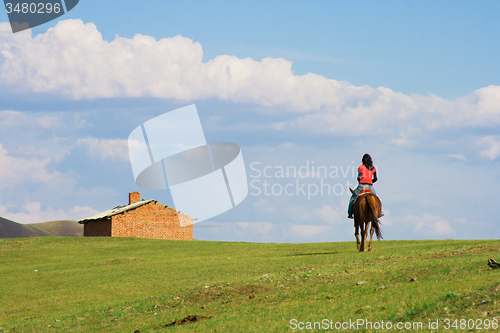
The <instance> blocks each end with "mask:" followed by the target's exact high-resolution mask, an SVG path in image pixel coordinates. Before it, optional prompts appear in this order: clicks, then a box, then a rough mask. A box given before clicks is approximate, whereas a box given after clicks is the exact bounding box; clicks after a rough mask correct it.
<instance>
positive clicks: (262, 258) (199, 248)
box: [0, 237, 500, 332]
mask: <svg viewBox="0 0 500 333" xmlns="http://www.w3.org/2000/svg"><path fill="white" fill-rule="evenodd" d="M499 250H500V242H499V241H497V240H481V241H473V240H461V241H457V240H446V241H381V242H376V243H375V244H374V252H371V253H358V252H357V250H356V245H355V242H354V241H352V242H343V243H313V244H255V243H236V242H235V243H231V242H207V241H174V240H149V239H134V238H107V237H102V238H90V237H78V238H65V237H39V238H24V239H0V280H1V281H0V298H1V300H0V326H1V328H0V331H2V330H5V331H6V330H9V331H10V332H59V331H68V330H71V331H72V332H136V331H137V330H138V331H140V332H194V331H196V332H215V331H217V332H220V331H225V332H284V331H293V328H297V331H300V330H298V328H300V327H306V328H307V327H308V326H307V325H308V324H307V323H308V322H309V323H310V324H309V325H310V326H311V327H314V326H313V325H317V326H316V329H315V330H314V331H320V329H319V328H320V326H319V325H333V326H332V327H333V328H331V329H330V328H329V329H328V331H334V332H337V331H339V330H337V329H335V325H347V324H348V323H349V321H351V323H352V322H355V323H360V322H358V320H363V321H365V322H363V323H364V324H363V325H368V324H366V321H369V322H371V323H372V324H371V325H372V328H370V327H369V326H368V328H367V327H365V326H361V327H357V329H352V327H353V326H350V325H351V324H349V327H350V328H347V329H344V330H341V331H343V332H352V331H364V332H375V331H377V330H376V329H375V328H374V327H373V325H374V323H378V325H380V323H381V321H382V320H383V321H384V325H387V323H388V322H391V324H392V325H394V327H395V325H397V323H398V322H401V323H403V324H402V325H412V327H413V328H412V329H411V331H414V332H422V331H424V332H431V331H432V332H436V331H444V328H445V327H446V325H448V326H449V327H450V329H451V331H463V329H461V328H460V325H469V327H471V325H474V327H475V328H477V327H479V326H478V325H481V327H482V328H483V329H485V328H486V325H489V327H490V330H492V328H494V325H495V324H494V323H497V322H498V317H499V316H500V306H499V305H500V269H498V270H493V269H491V268H489V267H488V266H487V260H488V258H494V259H496V260H497V261H499V259H500V251H499ZM189 316H191V317H189ZM194 316H197V317H194ZM186 318H187V319H186ZM182 319H186V320H185V322H186V323H185V324H182V325H174V326H169V327H166V325H167V324H170V323H173V322H177V323H180V322H181V320H182ZM195 319H197V321H196V322H192V321H194V320H195ZM461 319H464V320H465V319H466V320H469V319H470V320H473V321H472V322H471V321H470V320H469V321H465V324H463V323H464V321H462V322H460V320H461ZM436 320H438V321H437V322H436ZM455 320H457V321H456V322H455ZM330 321H331V322H330ZM315 322H317V323H318V324H314V323H315ZM301 323H302V324H301ZM342 323H344V324H342ZM407 323H409V324H407ZM418 323H422V324H421V325H422V326H421V328H420V326H415V325H419V324H418ZM430 323H432V324H434V323H437V325H438V329H435V328H432V329H430V328H429V324H430ZM453 325H456V327H457V329H455V328H454V327H453ZM497 327H498V326H497ZM291 328H292V329H291ZM323 328H324V326H323ZM496 330H497V329H495V331H496ZM308 331H311V330H308ZM378 331H380V330H378Z"/></svg>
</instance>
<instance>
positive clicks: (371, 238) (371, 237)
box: [368, 222, 374, 252]
mask: <svg viewBox="0 0 500 333" xmlns="http://www.w3.org/2000/svg"><path fill="white" fill-rule="evenodd" d="M373 231H374V230H373V222H372V227H371V229H370V246H369V247H368V252H372V240H373Z"/></svg>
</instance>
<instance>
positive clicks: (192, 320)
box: [163, 315, 212, 327]
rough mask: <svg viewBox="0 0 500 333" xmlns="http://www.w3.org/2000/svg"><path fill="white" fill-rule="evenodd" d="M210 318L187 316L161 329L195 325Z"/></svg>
mask: <svg viewBox="0 0 500 333" xmlns="http://www.w3.org/2000/svg"><path fill="white" fill-rule="evenodd" d="M210 318H212V317H204V316H197V315H194V316H187V317H185V318H182V319H179V320H174V321H173V322H171V323H168V324H165V325H164V326H163V327H171V326H179V325H185V324H190V323H195V322H197V321H201V320H207V319H210Z"/></svg>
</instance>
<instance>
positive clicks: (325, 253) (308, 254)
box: [287, 252, 338, 257]
mask: <svg viewBox="0 0 500 333" xmlns="http://www.w3.org/2000/svg"><path fill="white" fill-rule="evenodd" d="M330 254H338V252H315V253H295V254H289V255H287V257H297V256H323V255H330Z"/></svg>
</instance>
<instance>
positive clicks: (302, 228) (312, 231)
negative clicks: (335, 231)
mask: <svg viewBox="0 0 500 333" xmlns="http://www.w3.org/2000/svg"><path fill="white" fill-rule="evenodd" d="M290 227H291V230H292V232H293V233H294V234H295V235H296V236H299V237H301V238H303V239H308V238H311V237H313V236H316V235H321V234H323V233H325V232H327V231H329V230H330V227H328V226H323V225H301V224H292V225H291V226H290Z"/></svg>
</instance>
